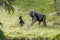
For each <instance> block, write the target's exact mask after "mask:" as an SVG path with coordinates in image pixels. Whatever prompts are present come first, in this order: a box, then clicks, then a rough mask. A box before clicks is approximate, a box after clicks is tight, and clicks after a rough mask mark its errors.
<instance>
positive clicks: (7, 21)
mask: <svg viewBox="0 0 60 40" xmlns="http://www.w3.org/2000/svg"><path fill="white" fill-rule="evenodd" d="M53 4H54V2H53V0H44V1H42V0H35V1H33V0H29V1H28V0H16V2H14V7H15V12H14V13H12V14H8V12H7V11H5V10H3V11H2V10H1V11H0V21H1V22H2V23H3V27H2V26H0V29H1V30H2V31H3V32H4V35H5V36H6V37H7V38H8V37H11V38H21V37H22V38H23V37H27V38H29V39H31V38H42V40H44V39H45V40H46V38H47V39H49V40H53V39H57V38H58V39H59V40H60V37H56V36H57V35H60V21H59V19H60V17H59V16H54V15H53V16H51V15H50V16H49V14H50V13H53V12H54V10H55V9H54V6H53ZM30 10H35V11H37V12H39V13H40V12H43V13H44V14H46V16H47V20H46V21H47V27H44V26H43V23H41V25H38V23H37V22H36V23H35V24H34V25H33V26H29V25H30V23H31V18H30V16H29V14H28V13H29V11H30ZM20 15H22V16H23V20H24V21H25V24H24V26H23V27H21V26H20V24H19V19H18V18H19V16H20Z"/></svg>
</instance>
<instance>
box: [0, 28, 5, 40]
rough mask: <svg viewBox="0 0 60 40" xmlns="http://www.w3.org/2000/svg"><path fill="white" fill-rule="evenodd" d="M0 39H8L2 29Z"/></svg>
mask: <svg viewBox="0 0 60 40" xmlns="http://www.w3.org/2000/svg"><path fill="white" fill-rule="evenodd" d="M0 40H6V39H5V36H4V33H3V32H2V30H1V29H0Z"/></svg>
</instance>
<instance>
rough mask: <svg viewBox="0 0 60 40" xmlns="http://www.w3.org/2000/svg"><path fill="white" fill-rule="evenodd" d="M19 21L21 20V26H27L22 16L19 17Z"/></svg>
mask: <svg viewBox="0 0 60 40" xmlns="http://www.w3.org/2000/svg"><path fill="white" fill-rule="evenodd" d="M19 20H20V22H19V23H20V24H21V26H23V25H24V24H25V22H24V20H23V19H22V16H20V17H19Z"/></svg>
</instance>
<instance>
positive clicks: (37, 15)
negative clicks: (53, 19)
mask: <svg viewBox="0 0 60 40" xmlns="http://www.w3.org/2000/svg"><path fill="white" fill-rule="evenodd" d="M29 15H30V17H32V23H31V26H32V25H33V24H34V23H35V22H36V21H38V22H39V24H40V23H41V22H43V24H44V26H46V15H44V14H40V13H37V12H35V11H30V13H29Z"/></svg>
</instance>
